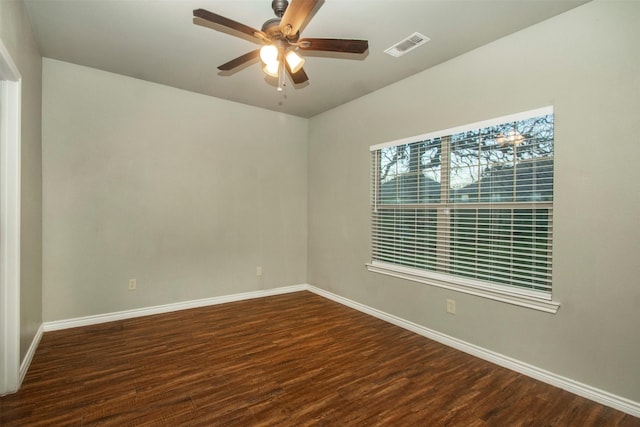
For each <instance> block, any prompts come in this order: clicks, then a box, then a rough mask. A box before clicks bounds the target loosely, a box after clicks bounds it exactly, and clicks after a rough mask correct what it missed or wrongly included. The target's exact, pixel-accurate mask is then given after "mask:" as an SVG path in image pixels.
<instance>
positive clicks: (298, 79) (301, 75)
mask: <svg viewBox="0 0 640 427" xmlns="http://www.w3.org/2000/svg"><path fill="white" fill-rule="evenodd" d="M285 64H286V66H287V72H288V73H289V77H291V80H293V83H295V84H297V85H299V84H300V83H304V82H306V81H308V80H309V77H308V76H307V73H305V72H304V68H300V69H299V70H298V72H297V73H292V72H291V68H290V67H289V64H287V63H286V61H285Z"/></svg>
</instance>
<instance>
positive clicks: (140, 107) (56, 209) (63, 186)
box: [43, 59, 308, 321]
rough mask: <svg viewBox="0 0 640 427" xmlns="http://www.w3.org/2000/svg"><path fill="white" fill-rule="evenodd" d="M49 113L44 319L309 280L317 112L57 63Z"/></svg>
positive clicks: (46, 73)
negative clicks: (132, 287)
mask: <svg viewBox="0 0 640 427" xmlns="http://www.w3.org/2000/svg"><path fill="white" fill-rule="evenodd" d="M274 96H275V93H274ZM43 117H44V120H43V159H44V160H43V172H44V285H43V286H44V301H45V304H44V319H45V320H46V321H53V320H60V319H69V318H74V317H80V316H87V315H95V314H101V313H111V312H115V311H120V310H127V309H134V308H141V307H149V306H154V305H159V304H167V303H175V302H178V301H187V300H193V299H198V298H207V297H214V296H220V295H229V294H236V293H240V292H247V291H255V290H260V289H270V288H275V287H280V286H286V285H296V284H302V283H305V282H306V277H307V269H306V262H307V253H306V248H307V133H308V129H307V125H308V121H307V120H305V119H301V118H297V117H293V116H288V115H284V114H280V113H275V112H272V111H267V110H262V109H258V108H254V107H248V106H245V105H241V104H236V103H232V102H229V101H224V100H220V99H215V98H211V97H206V96H202V95H198V94H194V93H191V92H186V91H181V90H177V89H173V88H169V87H166V86H161V85H157V84H152V83H148V82H144V81H141V80H136V79H132V78H128V77H123V76H120V75H116V74H111V73H107V72H103V71H98V70H95V69H90V68H85V67H80V66H77V65H72V64H69V63H64V62H59V61H55V60H50V59H45V60H44V66H43ZM257 266H261V267H263V276H262V277H257V276H256V267H257ZM131 278H135V279H137V287H138V289H137V290H136V291H129V290H128V289H127V286H128V280H129V279H131Z"/></svg>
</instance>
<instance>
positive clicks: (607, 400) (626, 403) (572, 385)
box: [307, 285, 640, 417]
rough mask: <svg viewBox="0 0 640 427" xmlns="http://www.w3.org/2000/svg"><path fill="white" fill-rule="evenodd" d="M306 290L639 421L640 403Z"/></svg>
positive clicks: (342, 299)
mask: <svg viewBox="0 0 640 427" xmlns="http://www.w3.org/2000/svg"><path fill="white" fill-rule="evenodd" d="M307 289H308V290H309V291H310V292H313V293H315V294H317V295H320V296H322V297H325V298H327V299H330V300H332V301H335V302H337V303H340V304H342V305H345V306H347V307H351V308H353V309H355V310H358V311H361V312H363V313H365V314H368V315H370V316H374V317H377V318H378V319H381V320H384V321H385V322H388V323H392V324H394V325H396V326H400V327H401V328H404V329H407V330H409V331H411V332H415V333H416V334H419V335H422V336H424V337H426V338H429V339H432V340H434V341H437V342H439V343H442V344H444V345H446V346H449V347H453V348H455V349H457V350H460V351H463V352H465V353H468V354H471V355H473V356H476V357H479V358H480V359H484V360H487V361H489V362H491V363H495V364H496V365H499V366H502V367H505V368H508V369H511V370H512V371H516V372H519V373H521V374H523V375H526V376H528V377H531V378H534V379H536V380H539V381H542V382H544V383H547V384H551V385H553V386H555V387H559V388H561V389H564V390H567V391H569V392H571V393H573V394H577V395H578V396H582V397H584V398H586V399H589V400H593V401H594V402H598V403H601V404H603V405H605V406H609V407H611V408H614V409H617V410H619V411H622V412H625V413H627V414H629V415H633V416H634V417H640V403H639V402H634V401H632V400H630V399H626V398H624V397H620V396H617V395H615V394H612V393H609V392H607V391H604V390H600V389H598V388H595V387H592V386H590V385H587V384H583V383H580V382H578V381H574V380H572V379H570V378H566V377H563V376H561V375H557V374H554V373H553V372H549V371H546V370H544V369H541V368H538V367H536V366H533V365H530V364H528V363H525V362H522V361H519V360H516V359H513V358H511V357H508V356H504V355H502V354H499V353H496V352H493V351H491V350H487V349H485V348H482V347H479V346H477V345H474V344H470V343H468V342H466V341H462V340H459V339H457V338H454V337H451V336H449V335H445V334H443V333H440V332H438V331H434V330H433V329H429V328H425V327H424V326H421V325H418V324H416V323H413V322H410V321H408V320H405V319H402V318H400V317H397V316H394V315H392V314H388V313H385V312H384V311H381V310H378V309H375V308H372V307H369V306H366V305H364V304H361V303H359V302H356V301H352V300H350V299H348V298H345V297H342V296H340V295H336V294H334V293H331V292H328V291H325V290H324V289H320V288H317V287H315V286H311V285H308V286H307Z"/></svg>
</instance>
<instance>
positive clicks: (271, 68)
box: [262, 61, 280, 77]
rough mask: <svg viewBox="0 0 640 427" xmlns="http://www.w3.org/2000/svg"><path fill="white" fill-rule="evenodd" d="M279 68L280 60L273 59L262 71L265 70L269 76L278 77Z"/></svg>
mask: <svg viewBox="0 0 640 427" xmlns="http://www.w3.org/2000/svg"><path fill="white" fill-rule="evenodd" d="M279 68H280V61H273V62H270V63H268V64H265V66H264V67H263V68H262V71H264V73H265V74H266V75H268V76H271V77H278V70H279Z"/></svg>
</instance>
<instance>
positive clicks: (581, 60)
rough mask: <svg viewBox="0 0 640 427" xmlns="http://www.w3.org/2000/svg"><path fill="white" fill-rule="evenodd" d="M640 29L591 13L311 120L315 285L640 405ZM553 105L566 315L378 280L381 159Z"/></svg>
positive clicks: (615, 7) (626, 16)
mask: <svg viewBox="0 0 640 427" xmlns="http://www.w3.org/2000/svg"><path fill="white" fill-rule="evenodd" d="M638 22H640V2H632V1H629V2H616V1H596V2H593V3H588V4H586V5H584V6H581V7H579V8H577V9H574V10H572V11H569V12H567V13H565V14H563V15H560V16H558V17H556V18H553V19H551V20H549V21H545V22H543V23H540V24H538V25H535V26H533V27H530V28H528V29H525V30H524V31H521V32H518V33H516V34H513V35H511V36H508V37H506V38H504V39H501V40H498V41H496V42H494V43H492V44H489V45H487V46H484V47H482V48H479V49H476V50H474V51H472V52H469V53H467V54H465V55H462V56H460V57H458V58H455V59H453V60H451V61H449V62H447V63H444V64H442V65H440V66H437V67H435V68H433V69H430V70H427V71H425V72H422V73H420V74H418V75H415V76H413V77H411V78H408V79H406V80H403V81H401V82H398V83H396V84H394V85H392V86H389V87H387V88H385V89H382V90H379V91H377V92H374V93H372V94H370V95H367V96H365V97H363V98H360V99H358V100H356V101H353V102H351V103H349V104H345V105H343V106H341V107H338V108H336V109H334V110H332V111H329V112H327V113H324V114H322V115H319V116H316V117H314V118H312V119H311V121H310V125H309V135H310V147H309V159H310V163H309V267H308V268H309V276H308V277H309V282H310V283H311V284H313V285H316V286H319V287H321V288H324V289H326V290H328V291H331V292H334V293H337V294H339V295H342V296H345V297H347V298H350V299H352V300H355V301H358V302H360V303H363V304H366V305H369V306H372V307H375V308H378V309H381V310H383V311H386V312H388V313H391V314H394V315H397V316H399V317H402V318H404V319H407V320H410V321H413V322H416V323H418V324H421V325H424V326H426V327H428V328H431V329H434V330H437V331H440V332H442V333H445V334H448V335H450V336H453V337H456V338H459V339H462V340H464V341H467V342H469V343H472V344H476V345H479V346H481V347H484V348H486V349H489V350H492V351H495V352H498V353H501V354H503V355H506V356H510V357H513V358H516V359H518V360H521V361H524V362H527V363H530V364H532V365H535V366H537V367H540V368H543V369H546V370H548V371H551V372H553V373H556V374H559V375H563V376H566V377H569V378H572V379H574V380H577V381H580V382H583V383H586V384H589V385H591V386H595V387H598V388H600V389H604V390H607V391H609V392H612V393H614V394H617V395H619V396H623V397H626V398H629V399H631V400H633V401H636V402H639V401H640V385H639V383H638V378H640V364H639V363H638V361H639V360H640V334H638V325H640V314H639V313H640V311H639V310H638V307H640V287H639V286H638V277H640V263H639V262H638V256H639V255H640V250H639V248H640V245H639V243H638V242H640V227H639V226H638V219H639V218H640V199H639V196H640V172H639V168H638V160H639V159H640V144H639V143H638V138H637V131H638V123H639V122H638V117H639V115H640V49H638V40H640V26H639V25H638ZM421 49H424V50H421V51H420V52H419V53H418V52H416V53H412V55H413V54H423V55H428V54H429V50H428V49H429V47H428V45H427V46H425V47H423V48H421ZM547 105H553V106H555V114H556V119H555V120H556V126H555V130H556V157H555V170H556V178H555V179H556V182H555V185H556V192H555V195H556V198H555V211H554V212H555V214H554V238H555V242H554V259H553V263H554V271H553V287H554V292H553V294H554V299H555V300H557V301H559V302H561V303H562V307H561V308H560V311H559V312H558V314H556V315H552V314H546V313H541V312H537V311H533V310H530V309H526V308H520V307H515V306H511V305H507V304H504V303H500V302H496V301H491V300H487V299H482V298H479V297H474V296H470V295H465V294H459V293H455V292H453V291H447V290H444V289H439V288H434V287H430V286H428V285H423V284H418V283H414V282H409V281H403V280H400V279H393V278H390V277H388V276H383V275H379V274H376V273H370V272H368V271H367V270H366V269H365V267H364V264H365V262H367V261H368V260H369V259H370V255H369V244H370V232H369V176H370V173H369V150H368V148H369V146H370V145H372V144H377V143H382V142H386V141H391V140H395V139H399V138H404V137H409V136H412V135H418V134H422V133H426V132H430V131H437V130H441V129H447V128H450V127H454V126H457V125H463V124H466V123H472V122H475V121H479V120H483V119H488V118H492V117H498V116H501V115H506V114H510V113H515V112H520V111H525V110H528V109H533V108H537V107H542V106H547ZM446 298H453V299H455V300H456V301H457V315H455V316H452V315H448V314H446V312H445V299H446Z"/></svg>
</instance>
